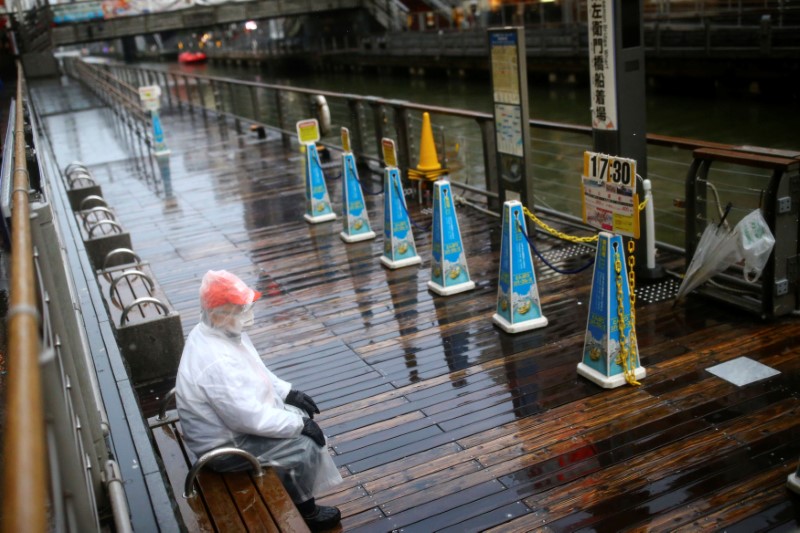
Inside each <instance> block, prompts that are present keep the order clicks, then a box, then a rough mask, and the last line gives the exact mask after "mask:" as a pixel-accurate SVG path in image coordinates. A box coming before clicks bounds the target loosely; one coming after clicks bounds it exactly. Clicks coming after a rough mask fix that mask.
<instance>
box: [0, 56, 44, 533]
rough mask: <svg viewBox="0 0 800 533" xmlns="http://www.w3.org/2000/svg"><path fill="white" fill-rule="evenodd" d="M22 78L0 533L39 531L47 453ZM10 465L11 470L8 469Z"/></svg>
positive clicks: (19, 81)
mask: <svg viewBox="0 0 800 533" xmlns="http://www.w3.org/2000/svg"><path fill="white" fill-rule="evenodd" d="M23 82H24V75H23V72H22V65H20V64H19V63H18V64H17V94H16V100H15V102H16V108H15V124H14V176H13V189H12V198H11V200H12V205H13V208H12V215H11V245H12V246H13V254H12V256H11V287H10V290H9V293H10V294H9V299H10V305H9V309H8V315H7V317H6V319H7V323H8V332H9V333H8V362H9V369H10V371H11V372H12V379H9V380H8V393H7V397H8V404H7V419H6V428H5V430H4V439H3V444H4V451H3V454H4V457H3V462H4V464H5V465H7V467H6V468H5V469H4V475H3V494H4V498H3V530H4V531H32V532H38V531H45V529H46V527H47V514H46V513H45V505H46V502H47V499H48V495H47V472H48V471H47V452H46V447H45V433H44V431H45V430H44V428H45V425H44V407H43V404H42V376H41V372H40V369H39V352H40V348H41V340H40V336H39V335H40V334H39V325H40V314H39V309H38V305H37V301H36V285H35V282H34V272H35V266H34V262H33V241H32V238H31V227H30V214H31V211H30V204H29V201H28V191H29V190H30V184H29V179H28V176H29V174H28V164H27V159H26V155H25V147H26V142H25V122H24V109H23V90H22V86H23ZM8 465H13V468H8Z"/></svg>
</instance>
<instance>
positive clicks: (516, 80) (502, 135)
mask: <svg viewBox="0 0 800 533" xmlns="http://www.w3.org/2000/svg"><path fill="white" fill-rule="evenodd" d="M488 33H489V58H490V60H491V65H492V96H493V102H494V107H493V108H494V127H495V140H496V143H497V174H498V176H499V177H500V179H499V182H500V201H501V202H506V201H507V200H519V201H520V202H521V203H522V204H523V205H525V206H532V205H533V172H532V168H533V165H532V162H531V154H530V143H531V134H530V128H529V127H528V121H529V117H530V113H529V111H528V73H527V68H526V63H525V31H524V29H523V28H493V29H490V30H489V31H488Z"/></svg>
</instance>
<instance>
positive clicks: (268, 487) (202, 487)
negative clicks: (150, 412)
mask: <svg viewBox="0 0 800 533" xmlns="http://www.w3.org/2000/svg"><path fill="white" fill-rule="evenodd" d="M171 394H172V393H171ZM169 399H170V395H168V396H167V398H166V400H169ZM148 423H149V425H150V429H151V431H152V435H153V440H154V441H155V444H156V448H157V450H158V453H159V456H160V457H161V460H162V461H163V464H164V472H165V477H166V478H167V479H168V480H169V484H170V486H171V488H172V492H173V494H174V496H175V502H176V503H177V507H178V509H179V511H180V514H181V518H182V520H183V522H184V525H185V526H186V528H187V530H188V531H192V532H194V531H219V532H224V533H229V532H238V531H267V532H278V531H286V532H297V533H300V532H308V531H309V529H308V526H306V523H305V521H304V520H303V517H302V516H300V512H299V511H298V510H297V508H296V507H295V505H294V502H292V499H291V498H290V497H289V494H288V493H287V492H286V489H285V488H284V486H283V483H281V480H280V479H279V478H278V475H277V474H276V473H275V471H274V470H273V469H272V468H269V467H262V475H260V476H258V475H257V474H256V473H255V472H254V471H249V472H244V471H243V472H228V473H224V474H220V473H218V472H214V471H212V470H211V469H209V468H202V467H200V468H199V470H198V471H197V475H196V477H195V478H194V481H193V482H192V484H191V485H190V486H191V487H193V489H194V493H193V494H185V492H186V485H187V482H188V481H190V479H189V476H190V474H193V472H192V468H193V466H195V465H193V464H192V463H191V461H190V459H189V453H188V450H187V447H186V444H185V443H184V442H183V437H182V433H181V426H180V421H179V420H178V418H177V414H176V413H175V411H171V412H170V413H168V414H165V413H164V411H163V410H162V411H161V412H160V413H159V415H158V416H155V417H152V418H150V419H149V420H148ZM243 453H246V452H243ZM248 455H249V454H248ZM204 457H205V456H204ZM250 457H252V456H250ZM252 461H255V458H252ZM198 462H199V460H198Z"/></svg>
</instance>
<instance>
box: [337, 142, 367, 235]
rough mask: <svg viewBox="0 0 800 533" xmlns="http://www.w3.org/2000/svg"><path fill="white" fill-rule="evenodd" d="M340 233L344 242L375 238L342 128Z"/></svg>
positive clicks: (353, 157) (354, 159) (354, 162)
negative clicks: (341, 213)
mask: <svg viewBox="0 0 800 533" xmlns="http://www.w3.org/2000/svg"><path fill="white" fill-rule="evenodd" d="M342 149H343V150H344V152H343V153H342V180H343V182H344V183H343V184H342V196H343V201H342V211H343V215H342V232H341V233H340V234H339V236H340V237H341V238H342V240H343V241H344V242H358V241H366V240H368V239H374V238H375V232H374V231H372V228H371V227H370V224H369V214H368V213H367V205H366V203H365V202H364V191H362V190H361V182H360V181H359V179H358V170H357V169H356V158H355V156H354V155H353V152H352V151H351V150H350V132H349V131H348V129H347V128H342Z"/></svg>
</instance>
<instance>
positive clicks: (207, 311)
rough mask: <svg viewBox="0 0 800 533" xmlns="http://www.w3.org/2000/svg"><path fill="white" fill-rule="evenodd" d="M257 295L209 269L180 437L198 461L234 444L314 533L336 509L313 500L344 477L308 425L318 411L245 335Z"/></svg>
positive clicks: (184, 364)
mask: <svg viewBox="0 0 800 533" xmlns="http://www.w3.org/2000/svg"><path fill="white" fill-rule="evenodd" d="M260 297H261V293H260V292H258V291H255V290H253V289H251V288H249V287H248V286H247V285H246V284H245V283H244V282H243V281H242V280H241V279H239V278H238V277H237V276H235V275H233V274H231V273H229V272H227V271H224V270H220V271H213V270H211V271H209V272H207V273H206V275H205V276H204V277H203V280H202V283H201V285H200V307H201V321H200V323H199V324H197V326H195V327H194V329H192V331H191V333H189V336H188V337H187V339H186V344H185V347H184V349H183V355H182V356H181V361H180V365H179V368H178V376H177V381H176V384H175V389H176V402H177V408H178V416H179V417H180V420H181V426H182V428H183V433H184V440H185V442H186V444H187V445H188V446H189V448H190V450H191V451H192V453H194V454H195V455H197V456H198V457H199V456H201V455H202V454H204V453H206V452H208V451H210V450H213V449H214V448H218V447H220V446H235V447H237V448H241V449H243V450H246V451H248V452H250V453H251V454H253V455H254V456H255V457H257V458H258V460H259V461H260V462H261V463H262V464H263V465H265V466H270V467H272V468H274V469H275V472H276V473H277V474H278V476H279V477H280V478H281V480H282V481H283V484H284V486H285V487H286V491H287V492H288V493H289V495H290V496H291V498H292V500H293V501H294V503H295V505H296V506H297V509H298V511H300V514H301V515H302V516H303V518H304V520H305V521H306V523H307V524H308V526H309V528H311V529H312V530H319V529H327V528H330V527H332V526H334V525H336V524H338V523H339V520H340V518H341V513H340V512H339V509H337V508H336V507H327V506H321V505H317V504H316V503H315V501H314V495H316V494H319V493H320V492H321V491H324V490H327V489H329V488H331V487H333V486H335V485H337V484H338V483H341V481H342V477H341V475H340V474H339V471H338V470H337V468H336V465H335V464H334V462H333V459H332V458H331V456H330V454H329V453H328V449H327V446H326V441H325V436H324V435H323V434H322V430H321V429H320V427H319V426H318V425H317V423H316V422H314V420H313V418H314V414H315V413H319V409H318V408H317V405H316V403H314V400H312V399H311V398H310V397H309V396H308V395H307V394H305V393H303V392H300V391H298V390H295V389H293V388H292V385H291V384H290V383H288V382H286V381H283V380H282V379H280V378H278V377H277V376H275V374H273V373H272V372H271V371H270V370H269V369H268V368H267V367H266V366H265V364H264V363H263V361H262V360H261V359H260V357H259V356H258V353H257V352H256V349H255V347H254V346H253V343H252V342H251V341H250V338H249V337H248V335H247V333H244V332H243V331H242V330H243V329H244V328H245V327H247V326H249V325H252V324H253V304H254V302H255V301H256V300H258V299H259V298H260ZM209 466H210V467H211V468H212V469H214V470H216V471H218V472H226V471H227V472H229V471H235V470H244V469H246V468H249V463H248V462H247V461H246V460H244V459H242V458H241V457H239V456H233V455H232V456H228V457H220V458H218V459H215V460H213V461H211V462H210V463H209Z"/></svg>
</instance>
